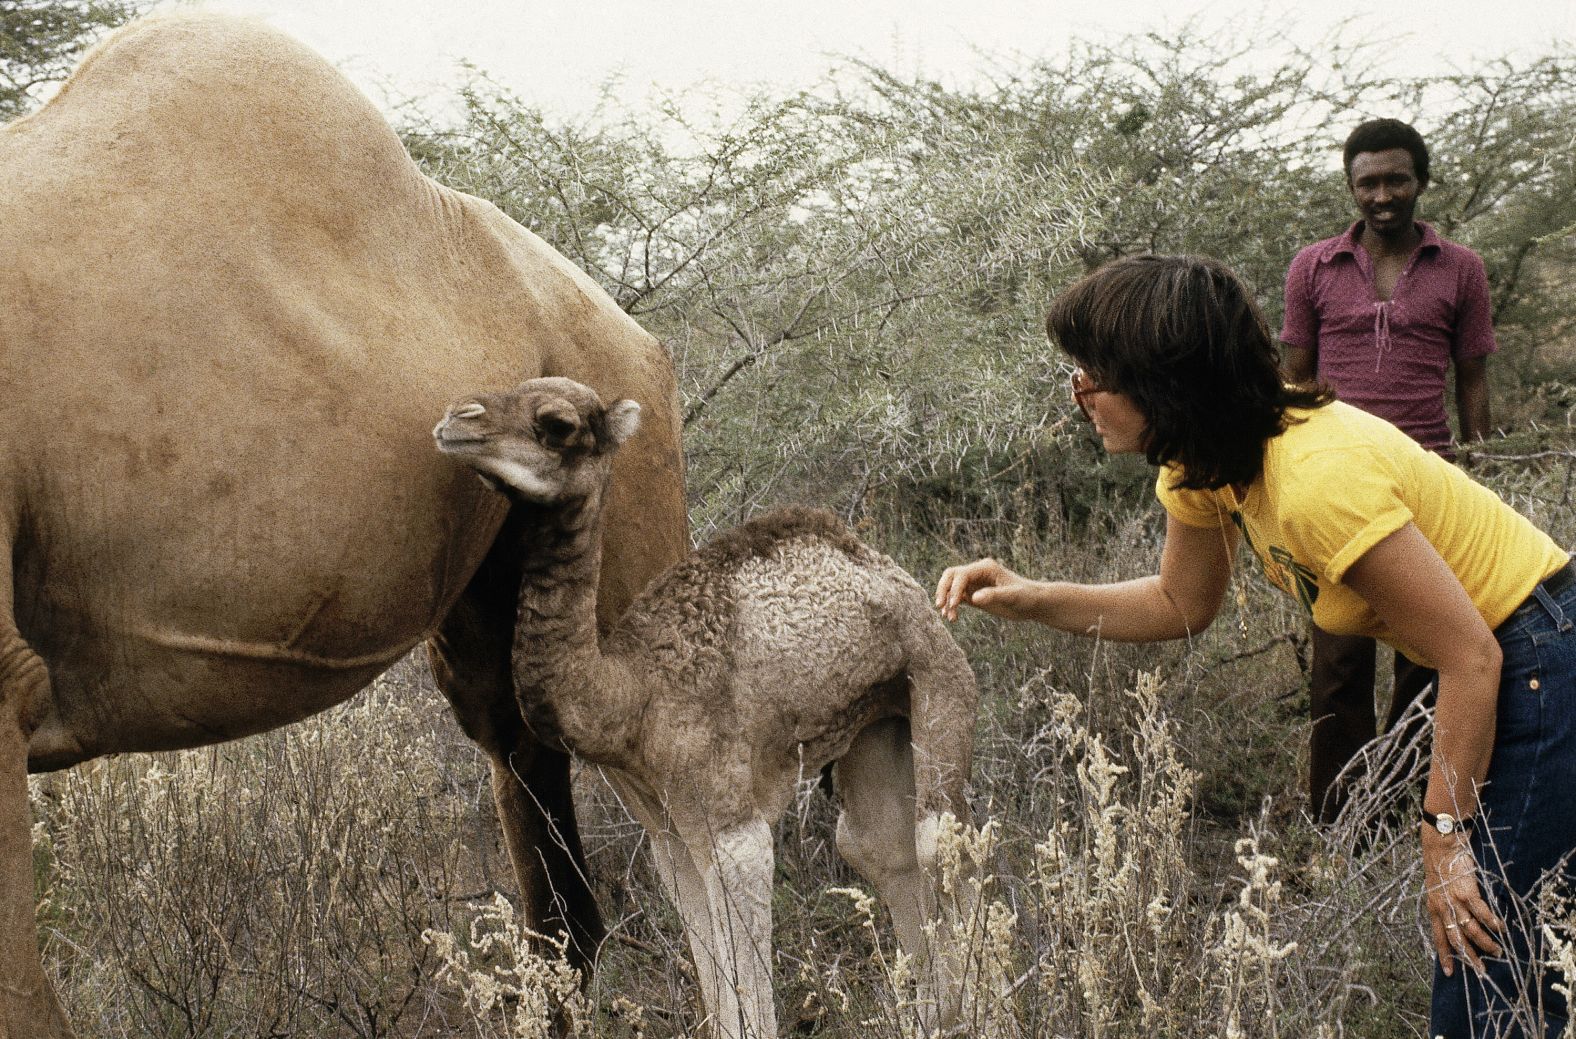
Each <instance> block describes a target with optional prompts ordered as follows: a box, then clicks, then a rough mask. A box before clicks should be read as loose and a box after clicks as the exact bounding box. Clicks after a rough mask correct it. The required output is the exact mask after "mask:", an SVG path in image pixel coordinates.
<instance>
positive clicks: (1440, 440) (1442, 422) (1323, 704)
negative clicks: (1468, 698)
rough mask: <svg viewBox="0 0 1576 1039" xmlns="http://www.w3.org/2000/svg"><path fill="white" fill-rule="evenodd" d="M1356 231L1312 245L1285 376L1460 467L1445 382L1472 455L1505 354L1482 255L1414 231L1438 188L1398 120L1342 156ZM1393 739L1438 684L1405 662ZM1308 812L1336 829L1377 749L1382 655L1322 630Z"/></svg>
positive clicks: (1398, 668)
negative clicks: (1367, 751)
mask: <svg viewBox="0 0 1576 1039" xmlns="http://www.w3.org/2000/svg"><path fill="white" fill-rule="evenodd" d="M1342 162H1343V165H1344V166H1345V169H1346V184H1347V187H1348V189H1349V190H1350V191H1351V193H1352V199H1353V201H1355V202H1356V204H1357V212H1358V216H1359V217H1360V219H1359V220H1358V221H1357V222H1356V223H1355V224H1353V225H1352V226H1351V227H1350V228H1349V229H1347V231H1346V232H1345V233H1344V234H1340V235H1337V236H1336V237H1334V238H1327V239H1325V240H1324V241H1322V242H1318V243H1315V244H1314V245H1310V246H1308V247H1307V248H1305V249H1303V250H1302V251H1301V252H1299V253H1298V254H1297V257H1296V259H1294V260H1293V261H1292V263H1291V268H1290V269H1289V270H1288V271H1287V272H1286V320H1285V323H1284V327H1283V328H1282V329H1281V333H1280V338H1281V341H1282V342H1283V343H1285V344H1286V346H1287V348H1288V349H1287V350H1286V361H1285V367H1286V375H1287V377H1288V378H1289V379H1291V380H1292V381H1294V382H1306V381H1309V380H1311V379H1313V378H1315V377H1316V376H1317V377H1318V378H1319V379H1321V380H1323V381H1324V382H1325V383H1327V384H1328V385H1330V386H1331V387H1333V388H1334V389H1335V391H1336V394H1337V395H1338V396H1339V397H1340V399H1342V400H1344V401H1346V402H1347V403H1349V404H1353V405H1355V406H1357V407H1359V408H1362V409H1363V410H1364V411H1368V412H1371V413H1373V414H1375V415H1378V416H1380V417H1381V418H1384V419H1388V420H1389V421H1390V422H1392V423H1394V424H1395V425H1396V426H1398V427H1400V428H1401V429H1402V430H1403V431H1404V432H1406V433H1407V434H1408V435H1410V436H1411V437H1412V438H1413V439H1414V440H1416V441H1417V442H1418V443H1420V444H1422V445H1423V446H1424V447H1426V448H1428V449H1430V450H1432V451H1436V452H1438V453H1439V454H1441V455H1443V456H1444V457H1445V458H1448V459H1451V460H1454V457H1455V454H1454V451H1453V450H1452V444H1451V438H1450V426H1449V423H1448V421H1447V419H1446V416H1445V400H1444V398H1445V375H1446V371H1447V370H1448V369H1449V368H1450V366H1451V365H1452V364H1454V365H1455V370H1456V415H1457V418H1458V421H1459V425H1460V430H1461V439H1462V441H1463V442H1467V441H1472V440H1477V439H1481V438H1482V437H1483V436H1484V435H1486V434H1487V433H1488V430H1489V405H1488V379H1487V373H1488V355H1489V354H1491V353H1493V352H1494V351H1495V349H1496V346H1495V342H1494V328H1493V320H1492V313H1491V311H1490V308H1489V292H1488V278H1487V276H1486V275H1485V274H1484V271H1483V261H1482V260H1481V259H1480V258H1479V257H1478V255H1477V254H1476V253H1474V252H1472V251H1471V250H1470V249H1467V248H1465V247H1463V246H1460V245H1457V244H1456V243H1455V242H1451V241H1448V240H1446V239H1444V238H1441V237H1440V236H1439V235H1438V234H1436V233H1435V232H1434V229H1433V228H1432V227H1430V226H1429V225H1427V224H1425V223H1422V222H1421V221H1418V220H1416V219H1414V216H1413V214H1414V211H1415V210H1416V207H1417V199H1418V196H1419V195H1421V194H1422V193H1423V191H1424V189H1426V188H1427V187H1428V148H1427V146H1426V145H1425V144H1424V143H1423V138H1422V136H1421V135H1420V134H1418V132H1417V131H1416V130H1414V129H1413V128H1412V127H1411V126H1409V125H1407V124H1406V123H1403V122H1401V121H1400V120H1397V119H1374V120H1370V121H1368V122H1365V123H1363V124H1362V125H1361V126H1359V127H1357V129H1355V130H1353V131H1352V133H1351V136H1349V137H1348V138H1347V139H1346V146H1345V149H1344V151H1343V154H1342ZM1395 675H1396V682H1395V693H1394V696H1393V698H1392V700H1391V705H1390V712H1389V718H1388V720H1387V721H1386V723H1385V727H1386V729H1387V730H1388V729H1389V728H1391V727H1393V726H1394V725H1395V722H1396V719H1397V718H1399V717H1400V715H1401V712H1402V711H1404V710H1405V709H1406V707H1407V706H1408V705H1409V704H1410V703H1411V702H1412V701H1413V700H1414V699H1416V698H1417V696H1418V695H1419V694H1420V693H1421V692H1422V691H1423V690H1424V689H1425V688H1427V687H1428V685H1429V684H1430V683H1431V682H1432V681H1433V680H1434V673H1433V672H1432V671H1428V670H1426V669H1424V668H1421V667H1418V666H1416V665H1414V664H1412V663H1411V662H1410V661H1408V660H1407V659H1406V658H1405V657H1403V656H1401V655H1400V654H1399V653H1397V654H1396V658H1395ZM1310 698H1311V700H1312V709H1313V736H1312V746H1311V755H1310V757H1311V764H1310V768H1309V777H1308V778H1309V798H1310V807H1311V809H1312V811H1313V813H1314V814H1315V816H1316V817H1317V818H1318V819H1319V820H1320V821H1321V822H1329V821H1332V820H1333V819H1334V818H1335V816H1336V815H1337V814H1338V813H1339V811H1340V809H1341V806H1342V805H1343V804H1344V802H1345V799H1346V791H1345V789H1344V788H1343V787H1337V785H1336V783H1335V777H1336V775H1337V774H1338V773H1339V772H1340V771H1341V769H1342V768H1343V767H1345V765H1346V764H1347V762H1349V761H1350V760H1351V759H1352V757H1353V756H1354V755H1355V754H1356V753H1357V751H1358V749H1359V748H1361V747H1362V745H1363V744H1365V743H1367V742H1368V741H1369V740H1371V739H1372V738H1373V736H1374V642H1373V640H1372V639H1367V638H1361V637H1346V636H1337V635H1331V634H1329V633H1327V632H1324V631H1321V630H1320V629H1319V628H1318V627H1317V626H1315V627H1314V628H1313V676H1312V681H1311V688H1310Z"/></svg>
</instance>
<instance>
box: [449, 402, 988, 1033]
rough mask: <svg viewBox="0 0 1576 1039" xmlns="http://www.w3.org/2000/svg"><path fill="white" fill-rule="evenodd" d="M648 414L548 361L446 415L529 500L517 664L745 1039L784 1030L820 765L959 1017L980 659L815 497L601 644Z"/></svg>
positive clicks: (722, 541) (719, 1015) (453, 434)
mask: <svg viewBox="0 0 1576 1039" xmlns="http://www.w3.org/2000/svg"><path fill="white" fill-rule="evenodd" d="M639 416H640V406H639V405H638V404H636V403H635V402H633V401H628V400H620V401H616V402H614V403H613V404H611V405H610V406H607V407H605V408H604V407H603V405H602V403H601V401H600V400H599V399H598V397H597V395H596V394H595V392H593V391H592V390H591V389H590V388H588V387H586V386H582V385H581V384H579V383H576V382H572V381H570V380H568V379H560V378H549V379H533V380H531V381H530V382H527V383H524V384H523V385H521V386H520V387H518V388H517V389H515V390H513V391H511V392H507V393H496V394H489V395H482V396H476V397H470V398H467V399H466V400H464V401H461V402H460V403H458V404H455V405H454V406H453V407H451V408H450V409H449V411H448V413H447V414H446V415H445V416H444V419H443V421H442V422H440V423H439V424H438V427H437V428H436V429H435V430H433V436H434V438H435V439H436V441H437V446H438V449H439V450H440V451H442V452H444V453H445V454H447V455H450V456H452V457H454V458H457V459H459V460H461V461H463V462H464V463H466V464H468V465H470V466H472V467H473V468H475V469H476V471H477V472H478V473H479V474H480V475H481V477H482V479H483V480H485V481H486V482H487V483H489V484H490V485H492V486H493V487H494V488H496V489H498V490H500V491H502V492H503V493H505V494H507V495H508V496H509V497H510V498H511V499H512V501H513V504H514V508H513V510H512V515H511V525H512V529H514V530H517V531H519V532H520V535H519V536H522V537H525V538H526V539H527V540H526V544H527V546H528V548H529V549H530V550H529V551H528V552H527V553H525V555H526V559H525V569H524V573H523V575H522V580H521V584H520V602H519V619H518V624H517V628H516V632H515V642H514V680H515V691H516V693H517V695H518V696H519V698H520V701H521V705H522V707H523V709H524V711H525V715H526V718H527V720H528V722H529V723H530V725H531V726H532V728H533V730H534V731H535V732H536V734H537V735H538V737H539V738H542V739H545V740H557V741H560V742H562V744H563V745H564V746H566V747H567V748H568V749H570V750H572V751H573V752H574V753H576V754H578V755H580V756H581V757H582V758H584V759H585V760H587V761H590V762H594V763H596V764H598V765H601V766H603V767H604V768H605V769H606V770H607V772H608V775H609V778H610V779H611V780H612V781H613V782H614V784H615V786H616V787H617V788H618V789H619V792H620V794H621V795H622V796H623V797H624V798H625V800H626V802H627V803H628V805H629V806H630V808H631V810H633V811H634V812H635V814H636V815H637V816H638V818H639V820H640V822H641V823H642V825H644V826H645V828H646V830H647V832H648V833H649V834H650V837H651V846H652V852H653V855H654V858H655V861H656V865H657V872H658V874H659V875H660V876H661V878H662V882H663V885H664V887H665V889H666V890H667V893H668V895H669V897H670V898H672V900H673V901H674V903H675V904H676V906H677V907H678V910H679V913H680V915H681V917H682V918H683V921H684V926H685V929H686V931H687V932H688V936H689V941H690V949H691V952H692V954H693V955H694V957H695V961H696V968H697V974H698V976H699V978H700V984H701V997H702V999H703V1001H704V1003H705V1006H706V1009H707V1011H708V1013H709V1015H710V1017H711V1020H712V1021H713V1027H714V1028H715V1030H716V1031H717V1032H718V1033H719V1034H720V1035H721V1036H724V1037H726V1039H737V1037H749V1039H775V1036H776V1035H777V1031H776V1016H775V1012H774V1009H773V1005H772V989H771V974H770V964H771V881H772V868H773V863H772V827H773V824H774V823H776V821H777V820H778V819H779V818H781V816H782V814H783V812H784V810H785V809H786V808H787V807H788V805H789V804H790V803H791V801H792V799H793V796H794V790H795V786H796V784H797V783H798V781H799V780H800V779H801V778H802V777H804V776H806V775H814V774H815V773H816V772H817V771H818V770H819V769H821V768H822V767H823V766H824V765H826V764H827V763H829V762H836V766H835V769H836V770H835V773H834V775H835V780H836V782H835V785H836V788H837V790H838V792H839V793H840V795H841V797H842V814H841V817H840V818H839V820H838V824H837V847H838V850H839V851H840V852H841V853H842V855H843V857H844V858H845V859H847V860H848V862H849V863H850V864H852V865H853V866H854V868H855V869H857V870H858V871H859V872H860V873H861V874H863V875H864V877H865V878H866V879H867V880H868V881H869V882H870V883H871V885H872V886H874V887H875V889H876V891H877V893H878V894H879V895H880V897H881V899H882V900H883V901H884V902H885V903H886V905H887V907H888V909H889V910H890V912H891V913H892V918H893V923H894V926H895V929H896V931H897V934H898V940H899V942H900V943H901V944H902V946H903V948H904V950H905V951H906V952H907V953H908V954H909V955H910V956H912V957H914V962H915V964H916V966H917V967H918V968H919V969H918V970H917V971H916V973H917V975H918V976H919V977H920V978H921V979H924V980H923V981H922V989H921V991H920V993H919V997H920V998H919V1003H920V1005H921V1007H922V1008H926V1009H922V1010H921V1016H922V1023H923V1024H924V1025H925V1026H926V1027H935V1026H937V1025H938V1024H939V1025H942V1026H946V1025H950V1024H951V1023H952V1021H953V1020H954V1019H955V1018H956V1016H957V1014H958V1012H959V1009H960V1007H959V1000H960V994H959V989H960V981H959V976H960V974H961V968H960V966H959V962H958V959H957V957H956V955H955V954H954V955H948V954H943V955H937V956H935V957H931V956H929V955H928V951H927V947H928V943H927V940H926V935H925V924H926V922H927V920H929V919H931V918H932V917H936V918H937V919H938V925H945V924H946V922H947V919H946V918H947V916H948V915H949V914H945V913H942V914H939V915H938V914H937V906H938V904H940V902H939V897H938V896H939V892H938V890H937V887H936V877H935V868H936V858H937V853H936V843H937V833H938V824H939V821H940V816H941V813H943V812H950V813H952V814H953V815H954V816H955V817H957V818H959V819H967V817H968V809H967V806H966V802H965V799H964V786H965V784H966V782H967V780H968V775H969V767H970V761H971V756H972V751H973V734H974V716H975V707H976V703H977V697H978V693H977V691H976V688H975V683H974V675H973V672H972V671H971V670H970V669H969V665H968V661H967V660H966V659H965V658H964V656H963V653H962V651H961V650H959V649H958V647H957V644H956V643H954V642H953V641H952V638H951V636H950V635H949V634H948V633H947V631H946V630H945V629H944V627H943V626H942V624H941V621H940V619H939V618H938V617H937V615H936V614H935V612H934V611H933V610H932V609H931V607H930V601H929V597H928V596H927V595H926V594H925V592H924V590H923V589H921V588H920V586H919V585H918V584H917V583H916V582H915V581H914V579H913V578H911V577H910V576H909V575H908V574H906V573H905V572H904V571H903V570H902V569H900V568H899V567H898V566H897V565H896V564H895V563H893V562H892V561H891V560H890V559H888V558H887V557H885V556H883V555H881V554H879V553H877V552H875V551H873V550H871V549H870V548H868V547H866V546H865V545H863V544H862V543H860V542H859V541H858V539H856V538H855V537H854V536H853V535H852V534H851V533H850V532H849V531H848V530H847V528H846V527H844V526H843V525H842V524H841V523H840V522H839V521H838V520H837V519H835V518H834V517H832V516H831V515H830V514H828V513H824V512H818V511H812V510H808V509H786V510H781V511H778V512H773V513H771V514H769V515H766V516H763V517H761V518H759V519H756V520H754V521H751V522H749V523H746V524H744V525H742V526H740V527H738V528H737V529H735V530H733V531H731V532H729V533H726V534H724V535H722V536H721V537H719V538H717V539H716V540H714V541H713V542H711V544H709V545H708V546H706V547H705V548H703V549H701V550H700V551H699V552H696V553H694V554H692V555H691V556H690V558H689V559H688V560H686V561H684V562H681V563H679V564H678V565H676V566H674V567H673V568H671V569H670V570H668V571H667V572H666V573H665V574H663V575H662V576H661V577H659V578H657V579H656V580H655V581H654V582H653V583H652V585H651V587H649V588H648V589H647V590H646V591H645V592H644V593H643V594H642V595H641V596H640V597H639V598H638V599H637V600H636V601H635V603H634V605H632V606H631V607H630V608H629V611H628V612H627V613H626V614H625V615H624V617H623V618H622V620H621V621H620V622H619V624H618V625H617V627H616V628H614V630H613V631H611V632H610V633H608V634H607V635H606V636H605V637H604V638H603V639H602V640H601V644H600V645H599V641H598V633H597V624H596V610H595V605H596V589H597V580H598V567H599V561H600V558H601V549H602V498H603V492H604V490H605V488H606V486H607V480H608V474H609V471H610V469H611V467H612V458H613V454H614V452H615V450H616V449H617V448H618V446H619V445H620V444H622V443H623V442H624V441H625V440H627V439H628V438H629V437H630V436H632V435H633V434H634V432H635V430H636V428H637V427H638V425H639ZM516 516H518V518H519V520H520V521H521V523H520V524H519V525H513V524H514V520H515V517H516ZM941 944H945V945H948V946H951V945H952V944H953V943H951V942H945V943H941ZM947 951H948V950H943V952H944V953H945V952H947ZM938 990H939V992H938Z"/></svg>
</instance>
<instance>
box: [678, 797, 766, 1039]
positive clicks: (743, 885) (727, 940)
mask: <svg viewBox="0 0 1576 1039" xmlns="http://www.w3.org/2000/svg"><path fill="white" fill-rule="evenodd" d="M683 829H684V833H683V838H684V843H685V845H686V846H687V848H688V852H689V855H690V857H691V858H692V859H693V860H694V862H695V864H696V865H697V866H699V868H700V875H701V881H702V883H703V885H704V887H705V892H706V901H707V921H706V922H707V923H709V925H710V927H709V929H708V930H704V931H703V930H702V929H701V928H700V927H696V928H694V929H693V931H692V934H694V935H695V936H697V937H700V936H702V935H704V936H706V937H707V938H708V939H709V942H708V944H709V946H710V948H709V949H707V950H705V951H702V950H700V949H696V952H695V959H696V964H695V967H696V969H697V970H698V971H699V972H700V973H701V974H702V975H705V974H706V973H707V972H708V971H712V972H714V978H715V980H714V982H713V985H714V988H715V992H716V1001H715V1003H714V1005H713V1006H712V1007H711V1010H712V1022H713V1027H714V1029H715V1031H716V1034H717V1035H718V1036H719V1037H721V1039H777V1013H776V1009H775V1008H774V1006H773V1004H772V866H773V857H772V831H771V827H770V826H769V825H768V824H767V822H766V820H765V819H762V818H759V817H757V818H755V819H751V820H750V821H748V822H746V823H744V824H742V825H738V826H732V827H728V828H726V829H720V830H706V829H702V830H695V829H691V828H689V827H684V828H683ZM686 923H687V921H686ZM703 991H704V988H703Z"/></svg>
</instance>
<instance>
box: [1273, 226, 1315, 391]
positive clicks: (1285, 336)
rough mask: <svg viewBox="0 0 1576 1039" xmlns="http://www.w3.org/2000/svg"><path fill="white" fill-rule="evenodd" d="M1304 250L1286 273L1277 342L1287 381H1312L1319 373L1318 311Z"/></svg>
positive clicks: (1282, 371) (1307, 259)
mask: <svg viewBox="0 0 1576 1039" xmlns="http://www.w3.org/2000/svg"><path fill="white" fill-rule="evenodd" d="M1311 262H1312V260H1311V259H1310V258H1309V257H1308V252H1307V250H1306V249H1305V250H1303V251H1302V252H1300V253H1298V254H1297V257H1296V259H1294V260H1292V261H1291V267H1290V268H1288V269H1287V271H1286V292H1285V295H1284V296H1283V297H1282V298H1283V299H1284V300H1285V302H1286V316H1285V319H1284V320H1283V321H1282V322H1281V331H1280V340H1281V343H1282V344H1283V345H1284V352H1283V354H1282V356H1281V375H1282V376H1284V377H1285V379H1286V381H1287V382H1293V383H1303V382H1312V381H1313V380H1314V377H1315V376H1316V375H1317V374H1318V370H1319V312H1318V310H1317V309H1315V307H1314V305H1313V300H1312V299H1311V298H1310V296H1309V292H1308V274H1307V271H1306V270H1305V269H1304V268H1305V265H1306V264H1308V263H1311Z"/></svg>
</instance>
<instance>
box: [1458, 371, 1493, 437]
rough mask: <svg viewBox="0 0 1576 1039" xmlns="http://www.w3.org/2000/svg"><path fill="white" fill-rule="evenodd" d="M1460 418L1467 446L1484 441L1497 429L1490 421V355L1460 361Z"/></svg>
mask: <svg viewBox="0 0 1576 1039" xmlns="http://www.w3.org/2000/svg"><path fill="white" fill-rule="evenodd" d="M1456 418H1457V419H1459V420H1460V423H1461V442H1462V443H1463V444H1470V443H1473V442H1474V441H1477V440H1482V439H1483V438H1484V437H1486V436H1488V434H1489V430H1491V429H1492V428H1493V423H1492V422H1490V420H1489V407H1488V356H1487V355H1486V354H1485V355H1483V356H1481V357H1467V358H1463V359H1461V360H1459V361H1457V362H1456Z"/></svg>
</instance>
